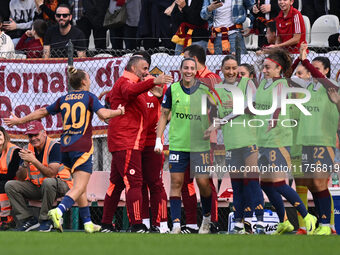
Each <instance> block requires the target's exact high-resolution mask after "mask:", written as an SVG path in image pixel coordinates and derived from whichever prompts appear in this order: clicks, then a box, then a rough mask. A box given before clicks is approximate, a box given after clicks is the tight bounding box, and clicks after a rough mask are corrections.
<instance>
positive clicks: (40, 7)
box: [34, 0, 69, 25]
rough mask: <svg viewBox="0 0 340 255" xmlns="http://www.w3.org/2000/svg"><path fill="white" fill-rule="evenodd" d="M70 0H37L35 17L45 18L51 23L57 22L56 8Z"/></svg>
mask: <svg viewBox="0 0 340 255" xmlns="http://www.w3.org/2000/svg"><path fill="white" fill-rule="evenodd" d="M68 2H69V1H68V0H35V5H36V13H35V17H34V19H43V20H45V21H46V22H47V23H48V24H49V25H51V24H56V23H57V21H56V19H55V10H56V9H57V7H58V5H59V4H68Z"/></svg>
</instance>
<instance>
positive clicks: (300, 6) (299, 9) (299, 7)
mask: <svg viewBox="0 0 340 255" xmlns="http://www.w3.org/2000/svg"><path fill="white" fill-rule="evenodd" d="M301 10H302V0H299V5H298V11H299V12H301Z"/></svg>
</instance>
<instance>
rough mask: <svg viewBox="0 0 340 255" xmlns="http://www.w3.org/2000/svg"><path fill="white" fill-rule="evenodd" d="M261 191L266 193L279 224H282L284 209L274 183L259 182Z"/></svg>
mask: <svg viewBox="0 0 340 255" xmlns="http://www.w3.org/2000/svg"><path fill="white" fill-rule="evenodd" d="M261 187H262V190H263V191H264V192H265V193H266V195H267V197H268V199H269V201H270V203H271V204H272V205H273V206H274V207H275V210H276V213H277V215H278V216H279V219H280V222H281V223H282V222H284V218H285V207H284V204H283V201H282V197H281V195H280V193H279V192H277V191H276V189H275V187H274V183H272V182H261Z"/></svg>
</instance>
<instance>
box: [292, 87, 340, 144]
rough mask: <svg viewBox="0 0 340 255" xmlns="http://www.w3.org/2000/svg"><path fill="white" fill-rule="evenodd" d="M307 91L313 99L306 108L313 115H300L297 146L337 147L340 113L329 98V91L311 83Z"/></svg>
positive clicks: (306, 104)
mask: <svg viewBox="0 0 340 255" xmlns="http://www.w3.org/2000/svg"><path fill="white" fill-rule="evenodd" d="M307 89H308V90H309V92H310V93H311V99H310V100H309V101H308V102H307V103H304V104H303V105H304V107H305V108H306V109H307V110H308V111H309V112H310V113H311V114H312V115H309V116H306V115H304V114H302V113H301V114H300V121H299V128H298V134H297V142H296V143H297V144H300V145H304V146H312V145H316V146H332V147H335V146H336V132H337V129H338V120H339V112H338V109H337V107H336V105H335V104H334V103H332V102H331V101H330V99H329V98H328V94H327V90H326V89H325V88H324V87H323V86H322V84H320V83H317V84H313V83H311V84H310V85H309V86H308V87H307Z"/></svg>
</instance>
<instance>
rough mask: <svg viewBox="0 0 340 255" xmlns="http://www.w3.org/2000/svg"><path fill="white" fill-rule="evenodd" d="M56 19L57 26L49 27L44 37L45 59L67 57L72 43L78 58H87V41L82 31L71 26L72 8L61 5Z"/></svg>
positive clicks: (57, 10)
mask: <svg viewBox="0 0 340 255" xmlns="http://www.w3.org/2000/svg"><path fill="white" fill-rule="evenodd" d="M55 18H56V20H57V22H58V25H57V26H52V27H49V28H48V29H47V31H46V34H45V37H44V53H43V57H44V58H50V57H53V58H62V57H67V47H66V44H67V43H68V41H69V40H71V41H72V43H73V45H74V49H75V51H76V52H77V56H78V57H85V56H86V53H85V49H86V48H87V46H86V41H85V36H84V34H83V32H82V31H81V30H79V29H78V28H77V27H75V26H72V25H71V21H72V14H71V7H70V6H69V5H66V4H60V5H59V6H58V8H57V9H56V14H55Z"/></svg>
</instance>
